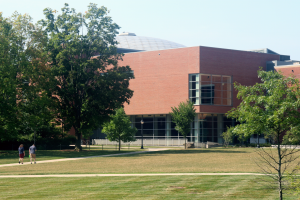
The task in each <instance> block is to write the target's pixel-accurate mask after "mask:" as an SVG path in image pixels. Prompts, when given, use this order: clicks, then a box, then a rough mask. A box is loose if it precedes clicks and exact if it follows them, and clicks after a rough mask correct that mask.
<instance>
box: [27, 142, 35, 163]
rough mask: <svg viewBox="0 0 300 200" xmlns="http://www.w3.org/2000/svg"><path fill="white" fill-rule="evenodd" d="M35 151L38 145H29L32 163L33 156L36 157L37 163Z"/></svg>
mask: <svg viewBox="0 0 300 200" xmlns="http://www.w3.org/2000/svg"><path fill="white" fill-rule="evenodd" d="M35 152H36V147H35V145H34V144H33V145H32V146H31V147H29V155H30V162H31V164H32V158H33V159H34V164H36V162H35V159H36V155H35Z"/></svg>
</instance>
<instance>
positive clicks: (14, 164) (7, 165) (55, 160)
mask: <svg viewBox="0 0 300 200" xmlns="http://www.w3.org/2000/svg"><path fill="white" fill-rule="evenodd" d="M165 150H168V148H149V149H147V151H136V152H129V153H118V154H108V155H99V156H86V157H77V158H63V159H53V160H43V161H39V160H38V156H37V164H40V163H52V162H62V161H71V160H81V159H87V158H97V157H111V156H123V155H132V154H141V153H149V152H153V151H165ZM30 164H31V163H30V162H24V164H23V165H30ZM12 166H22V164H19V163H13V164H4V165H0V167H12Z"/></svg>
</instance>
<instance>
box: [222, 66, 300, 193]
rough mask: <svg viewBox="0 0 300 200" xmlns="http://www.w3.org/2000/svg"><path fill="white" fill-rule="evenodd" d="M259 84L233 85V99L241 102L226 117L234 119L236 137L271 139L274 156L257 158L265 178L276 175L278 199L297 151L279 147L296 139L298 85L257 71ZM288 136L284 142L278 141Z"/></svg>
mask: <svg viewBox="0 0 300 200" xmlns="http://www.w3.org/2000/svg"><path fill="white" fill-rule="evenodd" d="M258 77H259V78H260V79H261V82H260V83H256V84H255V85H253V86H243V85H240V84H237V83H235V84H234V87H235V89H236V90H238V95H237V97H238V98H239V99H241V101H242V102H241V103H240V105H239V106H238V107H236V108H233V109H232V110H231V111H230V112H229V113H228V116H229V117H232V118H235V119H236V120H237V121H239V122H240V123H241V124H238V125H237V126H235V127H234V129H233V130H232V131H233V133H234V134H236V135H237V136H240V137H244V138H249V137H250V136H251V135H253V134H256V133H264V134H265V135H266V136H267V137H269V138H272V139H273V140H274V143H275V144H276V145H277V154H275V156H274V154H273V153H272V152H271V153H267V152H266V151H265V150H264V149H262V152H260V153H259V155H260V156H261V158H262V163H258V164H259V165H260V166H261V164H265V166H268V169H269V170H264V172H265V173H267V174H272V173H273V172H274V171H275V172H276V176H270V177H272V178H274V180H275V181H276V182H277V185H278V191H279V198H280V199H282V191H283V184H282V183H283V182H282V181H283V178H284V176H283V175H284V173H285V172H286V169H287V167H288V166H289V165H290V162H292V161H294V158H296V157H294V158H293V157H291V156H292V155H293V154H294V153H295V152H296V151H297V150H295V149H286V148H284V149H283V148H282V147H281V146H280V145H281V144H283V143H288V142H289V141H288V139H289V138H297V135H299V130H300V113H299V108H300V87H299V86H300V85H299V81H298V80H297V79H295V78H293V77H285V76H283V75H282V74H281V73H280V72H279V73H277V72H273V71H269V72H266V71H263V70H262V69H260V70H259V71H258ZM286 133H288V134H289V138H286V139H287V140H284V139H282V138H283V136H284V135H285V134H286Z"/></svg>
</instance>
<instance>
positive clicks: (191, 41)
mask: <svg viewBox="0 0 300 200" xmlns="http://www.w3.org/2000/svg"><path fill="white" fill-rule="evenodd" d="M90 2H92V3H96V4H98V6H102V5H103V6H105V7H107V8H108V9H109V10H110V11H111V12H110V14H109V15H110V16H111V17H112V19H113V20H114V22H116V23H117V24H118V25H119V26H121V29H120V31H119V32H123V31H126V32H133V33H135V34H136V35H138V36H148V37H154V38H160V39H165V40H169V41H173V42H176V43H179V44H182V45H185V46H187V47H191V46H209V47H218V48H226V49H237V50H251V49H259V48H269V49H271V50H273V51H275V52H277V53H279V54H283V55H290V56H291V59H293V60H300V54H299V46H300V38H299V36H300V23H299V22H300V14H299V13H300V0H101V1H100V0H91V1H78V0H76V1H75V0H65V1H59V0H50V1H45V0H14V1H12V0H0V12H3V13H4V16H5V17H8V16H10V15H11V14H12V13H13V12H14V11H18V12H19V13H22V14H24V13H28V14H29V15H31V16H32V17H33V19H34V21H38V20H40V19H42V18H44V16H43V9H44V8H46V7H50V8H52V9H55V10H58V11H60V9H61V8H62V7H63V5H64V3H69V4H70V7H71V8H75V9H76V10H77V11H78V12H84V11H86V10H87V5H88V4H89V3H90Z"/></svg>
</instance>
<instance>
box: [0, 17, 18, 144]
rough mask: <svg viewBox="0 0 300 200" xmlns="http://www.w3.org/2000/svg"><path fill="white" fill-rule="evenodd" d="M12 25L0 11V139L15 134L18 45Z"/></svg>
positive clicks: (12, 136) (9, 137)
mask: <svg viewBox="0 0 300 200" xmlns="http://www.w3.org/2000/svg"><path fill="white" fill-rule="evenodd" d="M15 40H16V36H15V35H14V34H13V26H12V24H11V22H10V21H9V19H8V18H4V17H3V16H2V13H0V89H1V90H0V102H1V103H0V141H4V140H8V139H12V138H14V137H15V136H16V135H17V132H18V128H17V126H16V125H17V124H18V123H17V116H16V112H17V110H16V97H17V92H18V91H17V85H18V80H17V78H16V76H17V73H18V68H17V66H18V46H17V44H16V43H15V42H13V41H15Z"/></svg>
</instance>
